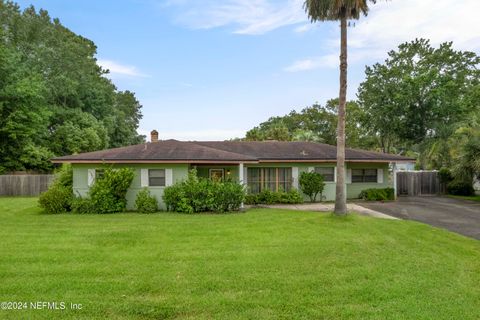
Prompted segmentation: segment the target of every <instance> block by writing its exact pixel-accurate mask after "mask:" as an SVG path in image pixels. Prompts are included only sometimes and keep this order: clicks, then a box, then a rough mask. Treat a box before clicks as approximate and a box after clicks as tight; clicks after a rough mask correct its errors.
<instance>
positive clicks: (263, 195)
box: [245, 189, 303, 205]
mask: <svg viewBox="0 0 480 320" xmlns="http://www.w3.org/2000/svg"><path fill="white" fill-rule="evenodd" d="M276 203H290V204H295V203H303V197H302V195H301V194H300V192H298V190H296V189H291V190H290V191H288V192H284V191H279V192H274V191H270V190H263V191H262V192H260V193H258V194H247V195H246V196H245V204H250V205H255V204H276Z"/></svg>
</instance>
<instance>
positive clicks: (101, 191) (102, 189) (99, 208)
mask: <svg viewBox="0 0 480 320" xmlns="http://www.w3.org/2000/svg"><path fill="white" fill-rule="evenodd" d="M133 176H134V173H133V170H132V169H130V168H122V169H111V168H108V169H106V170H105V172H104V175H103V178H101V179H97V180H95V183H94V184H93V186H92V187H91V189H90V192H89V197H90V200H91V201H92V206H93V208H94V209H95V212H96V213H114V212H122V211H125V209H126V207H127V199H126V195H127V190H128V188H129V187H130V185H131V183H132V180H133Z"/></svg>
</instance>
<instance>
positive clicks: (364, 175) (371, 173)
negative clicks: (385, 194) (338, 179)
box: [352, 169, 377, 182]
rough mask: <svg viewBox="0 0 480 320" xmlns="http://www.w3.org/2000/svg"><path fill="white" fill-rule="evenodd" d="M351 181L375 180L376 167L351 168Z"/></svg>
mask: <svg viewBox="0 0 480 320" xmlns="http://www.w3.org/2000/svg"><path fill="white" fill-rule="evenodd" d="M352 182H377V169H352Z"/></svg>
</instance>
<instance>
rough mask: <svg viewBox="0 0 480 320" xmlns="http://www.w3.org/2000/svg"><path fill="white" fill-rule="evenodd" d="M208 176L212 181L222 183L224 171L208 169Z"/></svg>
mask: <svg viewBox="0 0 480 320" xmlns="http://www.w3.org/2000/svg"><path fill="white" fill-rule="evenodd" d="M208 171H209V176H210V179H211V180H212V181H223V177H224V170H223V169H209V170H208Z"/></svg>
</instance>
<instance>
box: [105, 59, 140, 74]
mask: <svg viewBox="0 0 480 320" xmlns="http://www.w3.org/2000/svg"><path fill="white" fill-rule="evenodd" d="M97 63H98V64H99V65H100V66H101V67H102V68H103V69H107V70H109V71H110V73H109V75H111V76H112V77H114V76H127V77H148V75H146V74H144V73H142V72H140V71H139V70H138V69H137V68H136V67H134V66H129V65H123V64H120V63H118V62H115V61H112V60H103V59H98V60H97Z"/></svg>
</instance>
